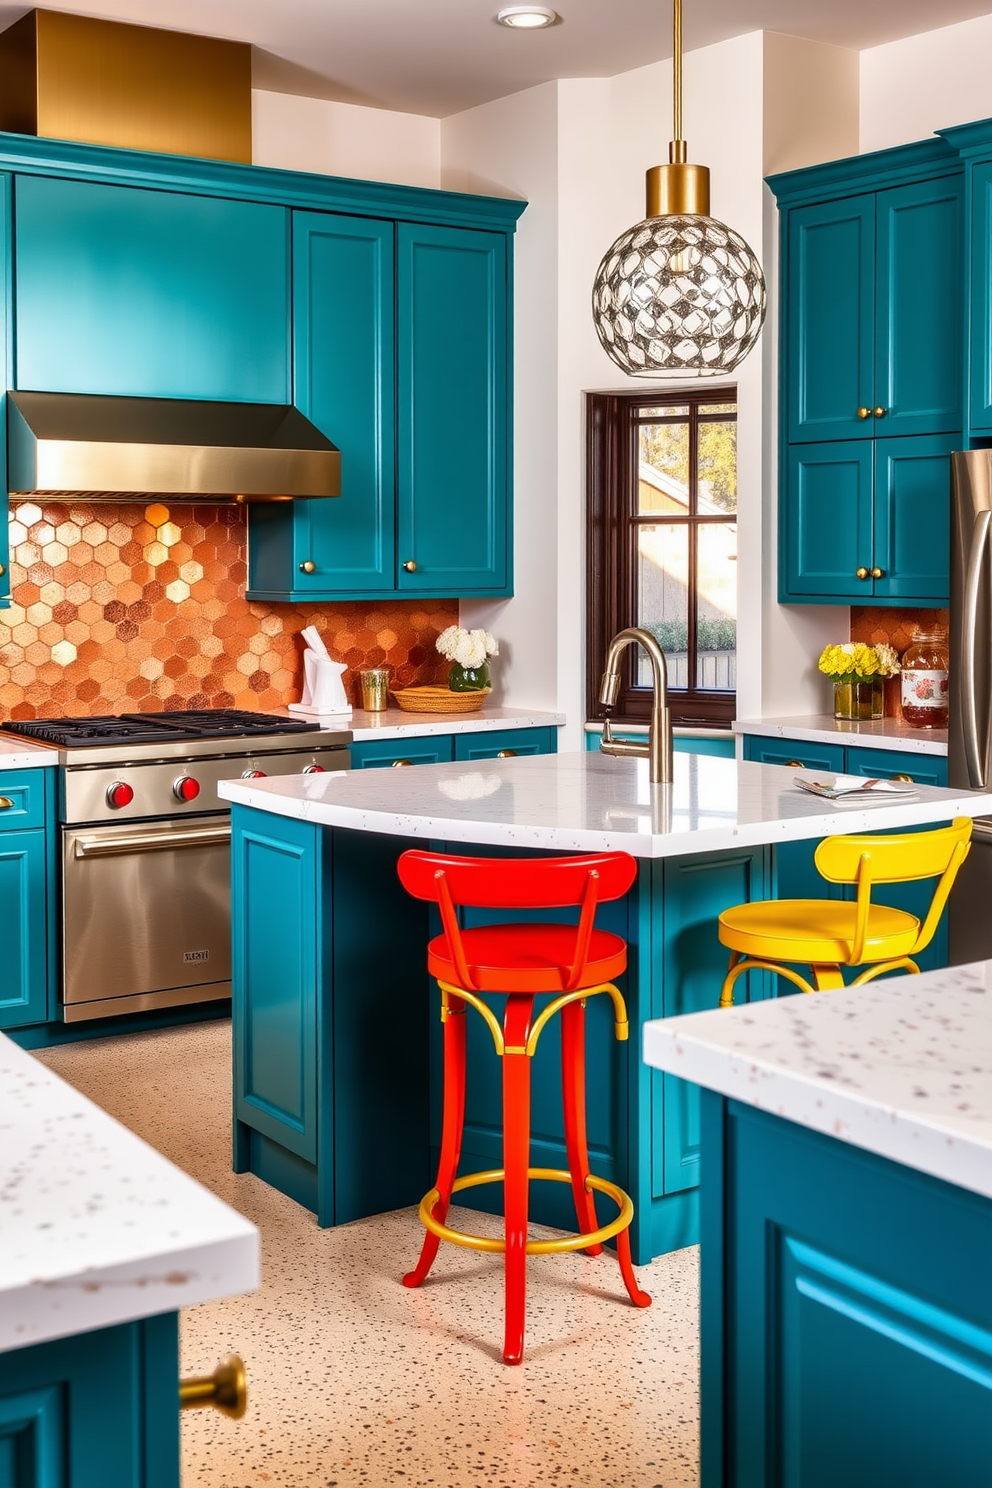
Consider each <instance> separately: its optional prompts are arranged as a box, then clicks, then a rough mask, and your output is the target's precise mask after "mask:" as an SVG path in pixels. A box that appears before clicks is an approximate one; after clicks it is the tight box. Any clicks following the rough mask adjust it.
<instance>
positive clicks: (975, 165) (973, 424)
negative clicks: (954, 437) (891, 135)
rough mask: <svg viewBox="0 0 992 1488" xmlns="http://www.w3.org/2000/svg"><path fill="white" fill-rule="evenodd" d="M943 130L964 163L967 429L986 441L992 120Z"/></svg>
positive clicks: (990, 366)
mask: <svg viewBox="0 0 992 1488" xmlns="http://www.w3.org/2000/svg"><path fill="white" fill-rule="evenodd" d="M940 134H941V136H942V138H943V139H944V140H946V142H947V143H948V144H949V145H950V147H951V148H952V149H953V150H954V151H955V152H956V153H957V154H958V156H959V157H960V158H961V159H962V160H963V161H964V170H965V182H966V191H965V201H966V204H967V212H968V225H967V236H966V240H965V322H966V326H967V331H968V343H967V369H968V370H967V388H968V432H969V434H971V435H975V436H977V437H978V438H979V439H982V440H987V439H988V438H989V437H990V436H992V276H990V274H989V264H990V262H992V119H979V120H978V121H977V122H975V123H973V124H961V125H958V126H956V127H955V128H953V129H942V130H941V131H940Z"/></svg>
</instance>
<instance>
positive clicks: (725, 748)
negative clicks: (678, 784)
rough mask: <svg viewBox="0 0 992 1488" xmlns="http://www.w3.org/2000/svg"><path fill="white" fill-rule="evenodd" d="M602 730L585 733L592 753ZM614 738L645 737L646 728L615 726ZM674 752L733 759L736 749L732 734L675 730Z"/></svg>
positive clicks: (587, 746) (597, 746) (588, 750)
mask: <svg viewBox="0 0 992 1488" xmlns="http://www.w3.org/2000/svg"><path fill="white" fill-rule="evenodd" d="M601 736H602V730H600V731H599V732H598V733H593V732H591V731H590V732H588V733H587V734H586V750H587V752H588V753H590V754H592V753H594V752H595V751H596V750H597V749H598V748H599V741H600V738H601ZM613 737H614V738H615V739H647V730H642V731H641V732H639V733H636V734H635V733H633V732H631V730H630V729H624V728H622V727H617V728H615V729H614V730H613ZM672 743H673V747H674V749H675V753H676V754H708V755H715V756H716V757H717V758H718V759H733V758H734V753H735V749H736V744H735V741H734V736H733V734H726V735H725V736H723V737H722V738H721V737H720V736H719V735H717V734H711V735H709V736H706V737H702V738H701V737H699V736H698V735H695V734H680V733H679V732H678V730H676V732H675V738H674V739H673V741H672Z"/></svg>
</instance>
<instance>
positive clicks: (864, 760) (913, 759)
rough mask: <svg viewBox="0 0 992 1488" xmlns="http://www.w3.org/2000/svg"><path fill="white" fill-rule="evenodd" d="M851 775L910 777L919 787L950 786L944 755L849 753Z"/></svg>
mask: <svg viewBox="0 0 992 1488" xmlns="http://www.w3.org/2000/svg"><path fill="white" fill-rule="evenodd" d="M847 771H848V774H849V775H866V776H868V777H869V779H870V778H872V777H874V778H876V779H878V780H893V779H894V778H895V777H896V776H897V775H908V776H909V777H910V779H912V780H915V782H916V784H917V785H946V784H947V760H946V759H945V758H944V757H943V756H942V755H939V754H937V755H934V754H907V753H904V752H903V751H902V750H899V749H849V750H848V751H847Z"/></svg>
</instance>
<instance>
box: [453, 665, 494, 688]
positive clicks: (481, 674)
mask: <svg viewBox="0 0 992 1488" xmlns="http://www.w3.org/2000/svg"><path fill="white" fill-rule="evenodd" d="M489 685H490V681H489V663H488V661H483V662H482V663H480V665H479V666H476V667H463V666H461V665H459V663H458V662H457V661H453V662H452V663H451V671H450V672H449V673H448V687H449V689H450V690H451V691H452V692H481V691H482V690H483V688H485V687H488V686H489Z"/></svg>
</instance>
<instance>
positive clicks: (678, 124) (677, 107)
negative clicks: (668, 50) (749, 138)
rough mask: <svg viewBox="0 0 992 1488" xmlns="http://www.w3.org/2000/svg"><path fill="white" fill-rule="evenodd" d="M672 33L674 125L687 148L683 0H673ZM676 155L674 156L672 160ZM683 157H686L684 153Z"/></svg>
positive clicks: (679, 138)
mask: <svg viewBox="0 0 992 1488" xmlns="http://www.w3.org/2000/svg"><path fill="white" fill-rule="evenodd" d="M672 34H673V38H674V46H673V50H672V77H673V80H674V84H675V98H674V103H673V108H672V126H673V132H674V134H675V140H676V141H678V142H680V143H681V144H682V147H683V151H684V149H685V142H684V141H683V140H682V0H672ZM675 159H676V157H675V156H674V155H673V156H672V162H673V163H674V162H675ZM682 159H683V160H684V159H685V155H684V153H683V155H682Z"/></svg>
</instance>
